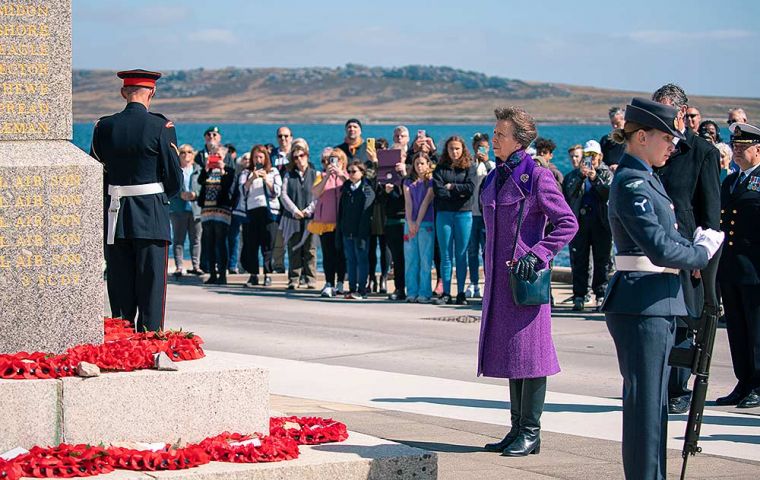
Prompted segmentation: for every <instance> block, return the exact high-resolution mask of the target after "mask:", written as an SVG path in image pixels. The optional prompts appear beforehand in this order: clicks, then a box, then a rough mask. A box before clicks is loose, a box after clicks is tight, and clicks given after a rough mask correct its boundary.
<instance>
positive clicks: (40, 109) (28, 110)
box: [0, 102, 50, 116]
mask: <svg viewBox="0 0 760 480" xmlns="http://www.w3.org/2000/svg"><path fill="white" fill-rule="evenodd" d="M0 113H4V114H6V115H30V116H31V115H33V116H40V115H49V114H50V104H48V103H47V102H29V103H27V102H0Z"/></svg>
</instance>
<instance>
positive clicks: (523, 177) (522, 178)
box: [520, 173, 530, 183]
mask: <svg viewBox="0 0 760 480" xmlns="http://www.w3.org/2000/svg"><path fill="white" fill-rule="evenodd" d="M529 178H530V177H529V176H528V174H527V173H523V174H522V175H520V181H521V182H523V183H527V181H528V179H529Z"/></svg>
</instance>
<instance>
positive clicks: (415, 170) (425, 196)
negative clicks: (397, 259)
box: [404, 152, 435, 303]
mask: <svg viewBox="0 0 760 480" xmlns="http://www.w3.org/2000/svg"><path fill="white" fill-rule="evenodd" d="M432 176H433V164H432V162H431V161H430V157H429V156H428V155H427V154H426V153H424V152H418V153H417V154H416V155H415V156H414V160H413V161H412V171H411V172H410V173H409V178H408V179H406V180H404V204H405V208H404V211H405V212H406V213H405V215H406V223H405V225H404V263H405V264H404V266H405V269H404V273H405V281H406V282H405V283H406V301H407V302H409V303H415V302H416V303H428V302H430V297H431V296H432V295H433V289H432V287H431V285H430V280H431V278H430V267H431V266H432V263H433V250H434V245H435V230H434V227H433V220H434V217H433V206H432V205H431V204H432V203H433V182H432V181H431V178H432Z"/></svg>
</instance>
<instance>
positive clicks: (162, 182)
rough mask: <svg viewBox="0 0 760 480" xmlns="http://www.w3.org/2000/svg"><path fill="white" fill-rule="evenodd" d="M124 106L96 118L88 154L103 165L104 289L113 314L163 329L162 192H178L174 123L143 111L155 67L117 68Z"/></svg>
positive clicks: (165, 207) (165, 202) (165, 233)
mask: <svg viewBox="0 0 760 480" xmlns="http://www.w3.org/2000/svg"><path fill="white" fill-rule="evenodd" d="M117 75H118V77H119V78H121V79H123V80H124V85H123V87H122V88H121V96H122V97H124V99H125V100H126V101H127V106H126V108H124V110H123V111H121V112H119V113H116V114H114V115H110V116H106V117H102V118H101V119H100V120H98V122H97V123H96V124H95V130H94V132H93V134H92V147H91V149H90V155H92V156H93V157H95V159H97V160H98V161H99V162H101V163H102V164H103V168H104V172H105V174H104V190H105V196H106V199H105V200H106V219H107V225H106V229H105V233H106V248H105V252H106V262H107V265H108V296H109V300H110V303H111V314H112V315H113V316H114V317H119V318H124V319H128V320H135V316H136V315H137V313H138V311H139V317H138V318H137V321H136V323H135V326H136V328H137V330H138V331H144V330H151V331H157V330H160V329H163V324H164V308H165V305H166V268H167V259H168V245H169V242H170V241H171V237H170V235H169V199H170V198H171V197H173V196H174V195H176V194H177V192H179V190H180V187H181V185H182V170H181V169H180V166H179V154H178V150H177V135H176V133H175V131H174V124H173V123H172V122H170V121H169V120H168V119H167V118H166V117H164V116H163V115H161V114H159V113H152V112H149V111H148V107H149V106H150V102H151V100H152V98H153V96H154V95H155V93H156V80H158V78H159V77H160V76H161V74H160V73H156V72H148V71H145V70H130V71H124V72H119V73H118V74H117Z"/></svg>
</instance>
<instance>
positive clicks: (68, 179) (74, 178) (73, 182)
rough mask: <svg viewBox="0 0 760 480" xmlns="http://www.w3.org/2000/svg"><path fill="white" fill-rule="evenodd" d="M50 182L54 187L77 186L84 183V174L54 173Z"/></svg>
mask: <svg viewBox="0 0 760 480" xmlns="http://www.w3.org/2000/svg"><path fill="white" fill-rule="evenodd" d="M48 182H49V183H50V185H51V186H53V187H76V186H79V185H81V184H82V176H81V175H77V174H74V173H70V174H64V175H53V176H52V177H50V178H49V180H48ZM0 186H2V177H0Z"/></svg>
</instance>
